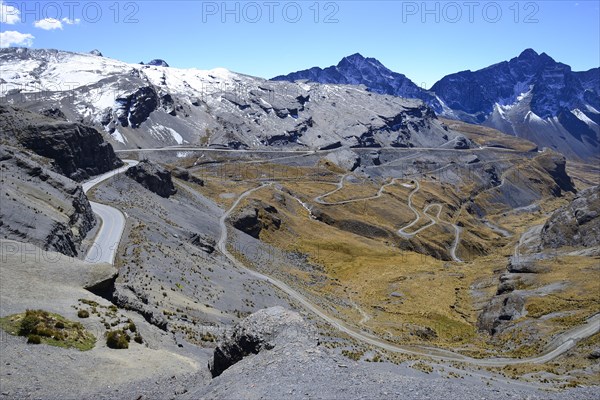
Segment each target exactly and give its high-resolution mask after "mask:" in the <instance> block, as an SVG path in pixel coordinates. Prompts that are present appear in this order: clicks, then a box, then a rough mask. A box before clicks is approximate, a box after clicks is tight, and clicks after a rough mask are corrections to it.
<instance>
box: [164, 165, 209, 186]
mask: <svg viewBox="0 0 600 400" xmlns="http://www.w3.org/2000/svg"><path fill="white" fill-rule="evenodd" d="M171 175H172V176H173V177H174V178H177V179H181V180H182V181H186V182H191V183H195V184H196V185H200V186H204V179H202V178H198V177H197V176H194V175H192V174H190V172H189V171H188V170H187V169H184V168H181V167H175V168H173V169H172V170H171Z"/></svg>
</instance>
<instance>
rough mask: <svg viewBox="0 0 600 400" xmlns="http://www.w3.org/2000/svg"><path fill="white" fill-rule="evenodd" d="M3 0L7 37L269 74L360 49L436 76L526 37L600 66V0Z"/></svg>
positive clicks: (490, 59)
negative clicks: (454, 0) (236, 0)
mask: <svg viewBox="0 0 600 400" xmlns="http://www.w3.org/2000/svg"><path fill="white" fill-rule="evenodd" d="M0 2H1V3H2V5H0V10H2V13H0V21H1V22H2V26H1V28H0V34H1V35H2V36H1V40H0V42H1V44H2V46H8V45H12V46H17V45H21V46H23V45H25V46H31V47H32V48H58V49H62V50H71V51H81V52H87V51H90V50H92V49H95V48H97V49H99V50H100V51H102V52H103V54H104V55H105V56H108V57H112V58H116V59H120V60H123V61H127V62H139V61H149V60H150V59H153V58H162V59H164V60H166V61H167V62H168V63H169V64H170V65H171V66H174V67H181V68H188V67H196V68H200V69H210V68H215V67H225V68H228V69H230V70H233V71H237V72H243V73H247V74H250V75H256V76H262V77H265V78H270V77H273V76H275V75H279V74H284V73H288V72H291V71H295V70H299V69H305V68H309V67H312V66H321V67H327V66H329V65H332V64H337V62H338V61H339V60H340V59H341V58H342V57H344V56H346V55H350V54H353V53H356V52H360V53H361V54H363V55H364V56H369V57H375V58H377V59H379V60H380V61H381V62H382V63H383V64H384V65H386V66H387V67H389V68H390V69H392V70H394V71H397V72H401V73H403V74H405V75H407V76H408V77H409V78H410V79H412V80H413V81H414V82H415V83H417V84H418V85H422V86H425V87H430V86H432V85H433V84H434V83H435V82H436V81H437V80H438V79H440V78H441V77H443V76H444V75H446V74H449V73H453V72H457V71H461V70H465V69H472V70H475V69H479V68H482V67H485V66H488V65H490V64H493V63H496V62H499V61H502V60H507V59H510V58H512V57H515V56H517V55H518V54H519V53H520V52H521V51H522V50H524V49H525V48H533V49H535V50H536V51H538V52H540V53H541V52H546V53H548V54H549V55H550V56H552V57H553V58H554V59H556V60H557V61H561V62H564V63H567V64H569V65H571V66H572V67H573V69H574V70H587V69H590V68H594V67H598V66H599V65H600V27H599V20H600V9H599V3H600V2H599V1H597V0H594V1H582V0H579V1H535V2H532V1H510V0H509V1H496V2H494V1H456V2H451V1H450V2H449V1H446V2H444V1H441V2H422V1H335V2H331V1H313V0H310V1H296V2H294V1H270V0H266V1H256V2H252V1H250V2H249V1H241V2H225V3H224V2H222V1H156V0H154V1H120V2H117V1H113V0H110V1H98V0H96V1H86V0H83V1H81V0H80V1H31V0H27V1H25V0H16V1H10V0H1V1H0Z"/></svg>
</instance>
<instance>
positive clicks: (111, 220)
mask: <svg viewBox="0 0 600 400" xmlns="http://www.w3.org/2000/svg"><path fill="white" fill-rule="evenodd" d="M123 161H124V162H125V165H124V166H122V167H121V168H118V169H115V170H112V171H109V172H107V173H105V174H102V175H99V176H97V177H95V178H93V179H90V180H89V181H87V182H84V183H83V184H82V185H81V187H82V188H83V191H84V192H85V193H86V194H87V193H88V192H89V191H90V190H91V189H92V188H93V187H94V186H96V185H98V184H100V183H102V182H104V181H106V180H107V179H110V178H112V177H113V176H115V175H118V174H120V173H123V172H125V171H127V169H128V168H129V167H131V166H133V165H136V164H137V163H138V162H137V161H133V160H123ZM90 205H91V206H92V211H93V212H94V214H96V215H97V216H98V217H100V221H101V226H100V229H99V230H98V233H97V234H96V238H95V239H94V243H93V244H92V245H91V246H90V248H89V250H88V252H87V254H86V256H85V261H87V262H89V263H93V264H98V263H108V264H114V261H115V256H116V254H117V249H118V248H119V242H120V241H121V236H122V235H123V230H124V229H125V216H124V215H123V213H122V212H121V211H120V210H117V209H116V208H114V207H111V206H108V205H106V204H101V203H96V202H93V201H90Z"/></svg>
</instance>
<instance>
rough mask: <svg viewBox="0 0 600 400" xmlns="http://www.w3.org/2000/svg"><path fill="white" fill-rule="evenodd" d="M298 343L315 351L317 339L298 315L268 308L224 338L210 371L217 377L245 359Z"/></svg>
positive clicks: (245, 320)
mask: <svg viewBox="0 0 600 400" xmlns="http://www.w3.org/2000/svg"><path fill="white" fill-rule="evenodd" d="M295 343H300V344H302V345H304V346H306V347H314V346H316V345H317V344H318V335H317V333H316V331H315V330H314V329H312V327H311V326H310V325H309V324H307V323H306V322H305V321H304V320H303V319H302V317H301V316H300V315H299V314H298V313H296V312H293V311H289V310H286V309H285V308H283V307H280V306H277V307H271V308H266V309H263V310H260V311H258V312H256V313H254V314H252V315H250V316H249V317H247V318H245V319H244V320H242V321H241V322H240V323H238V324H237V325H236V326H235V327H234V328H233V329H232V330H231V331H230V332H228V333H227V334H226V335H225V337H224V338H223V339H222V340H221V341H220V342H219V344H218V345H217V347H216V348H215V351H214V354H213V358H212V360H210V361H209V364H208V368H209V369H210V372H211V374H212V376H213V377H217V376H219V375H221V374H222V373H223V371H225V370H226V369H227V368H229V367H230V366H232V365H233V364H235V363H237V362H238V361H241V360H242V359H243V358H244V357H246V356H249V355H251V354H258V353H259V352H261V351H265V350H267V351H268V350H271V349H273V348H275V347H277V346H288V345H290V344H295Z"/></svg>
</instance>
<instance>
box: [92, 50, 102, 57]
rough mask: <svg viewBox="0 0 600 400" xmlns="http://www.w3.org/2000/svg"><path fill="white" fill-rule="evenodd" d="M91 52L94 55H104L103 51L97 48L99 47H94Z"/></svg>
mask: <svg viewBox="0 0 600 400" xmlns="http://www.w3.org/2000/svg"><path fill="white" fill-rule="evenodd" d="M90 54H91V55H93V56H98V57H104V56H103V55H102V53H101V52H100V50H97V49H94V50H92V51H90Z"/></svg>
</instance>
